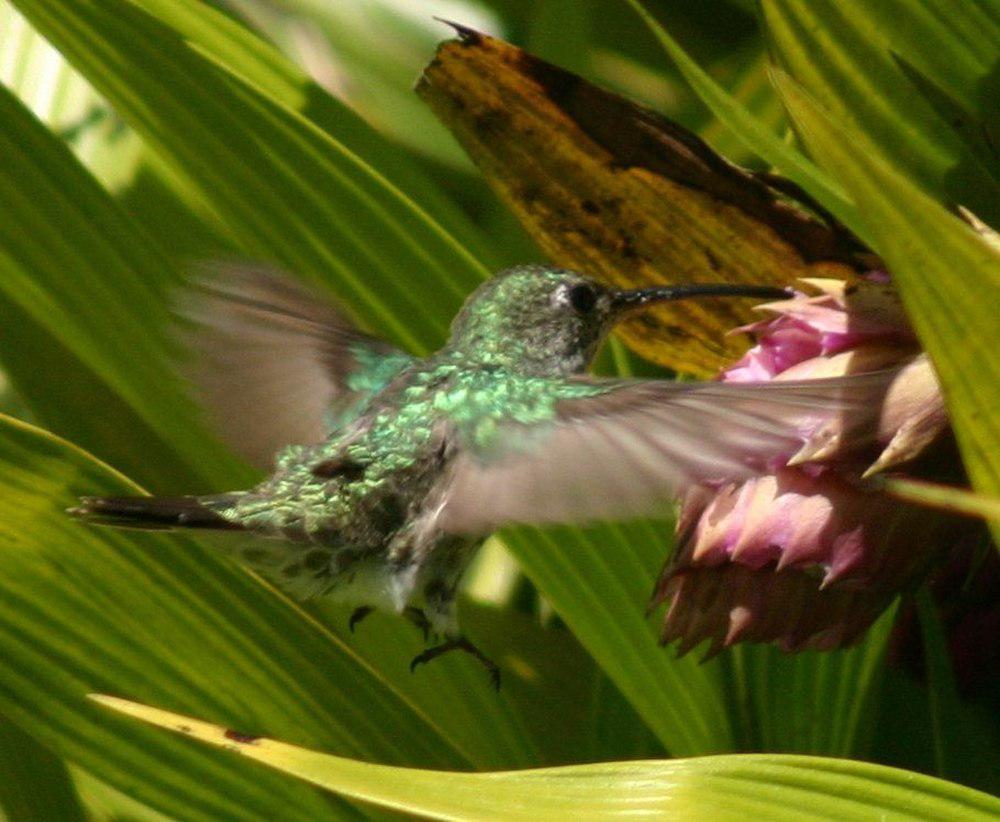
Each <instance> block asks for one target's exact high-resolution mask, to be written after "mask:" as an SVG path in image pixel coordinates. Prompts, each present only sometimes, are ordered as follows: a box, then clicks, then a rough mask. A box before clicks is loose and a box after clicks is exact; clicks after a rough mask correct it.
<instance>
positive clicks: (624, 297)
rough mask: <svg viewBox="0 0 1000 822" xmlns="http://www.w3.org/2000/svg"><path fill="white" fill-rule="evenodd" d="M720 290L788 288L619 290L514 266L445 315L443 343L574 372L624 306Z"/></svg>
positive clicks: (530, 367) (473, 354)
mask: <svg viewBox="0 0 1000 822" xmlns="http://www.w3.org/2000/svg"><path fill="white" fill-rule="evenodd" d="M726 295H728V296H751V297H764V298H767V299H786V298H788V297H789V296H791V292H789V291H786V290H784V289H780V288H773V287H769V286H739V285H728V284H724V283H711V284H705V285H681V286H654V287H650V288H640V289H632V290H625V291H622V290H617V289H614V288H610V287H608V286H605V285H602V284H600V283H598V282H596V281H594V280H592V279H590V278H589V277H585V276H584V275H582V274H578V273H576V272H575V271H568V270H566V269H561V268H549V267H546V266H540V265H525V266H517V267H515V268H509V269H507V270H506V271H502V272H500V273H499V274H497V275H496V276H495V277H493V278H491V279H489V280H487V281H486V282H485V283H483V284H482V285H481V286H480V287H479V288H477V289H476V290H475V291H474V292H473V293H472V294H471V295H470V296H469V298H468V299H467V300H466V301H465V305H464V306H462V310H461V311H460V312H459V313H458V315H457V316H456V317H455V320H454V321H453V322H452V326H451V338H450V340H449V344H448V348H449V349H450V350H451V351H454V352H456V353H459V354H461V355H462V356H463V357H467V358H470V359H472V360H474V361H479V362H482V363H483V364H490V365H502V366H504V367H507V368H512V369H517V370H519V371H522V372H525V373H530V374H537V375H539V376H561V375H567V374H577V373H580V372H582V371H583V370H585V369H586V368H587V366H588V365H590V362H591V360H592V359H593V358H594V355H595V354H596V353H597V349H598V347H599V346H600V344H601V341H602V340H603V339H604V337H605V336H606V335H607V334H608V332H609V331H610V330H611V328H612V327H613V326H614V325H615V323H616V322H618V321H619V320H620V319H622V318H623V317H624V316H625V315H626V314H628V313H630V312H632V311H636V310H639V309H642V308H644V307H646V306H648V305H652V304H654V303H658V302H664V301H668V300H676V299H681V298H684V297H695V296H726Z"/></svg>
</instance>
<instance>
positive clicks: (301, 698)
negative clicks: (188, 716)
mask: <svg viewBox="0 0 1000 822" xmlns="http://www.w3.org/2000/svg"><path fill="white" fill-rule="evenodd" d="M135 491H136V488H135V486H133V485H131V484H130V483H128V482H127V481H125V480H123V479H122V478H121V477H120V476H119V475H117V474H115V473H114V472H112V471H111V470H110V469H108V468H107V467H106V466H104V465H102V464H100V463H98V462H97V461H95V460H94V459H92V458H90V457H89V456H87V455H86V454H84V453H83V452H81V451H79V450H77V449H76V448H74V447H72V446H70V445H68V444H67V443H65V442H63V441H61V440H58V439H56V438H54V437H52V436H51V435H47V434H45V433H44V432H42V431H40V430H38V429H35V428H32V427H30V426H27V425H25V424H23V423H18V422H15V421H13V420H3V421H0V602H2V603H3V607H2V608H0V647H3V649H4V652H3V654H2V655H0V713H2V714H3V715H4V716H5V717H7V718H9V719H10V720H12V721H14V722H16V723H17V724H18V725H19V726H21V727H22V728H23V729H24V730H25V731H27V732H28V733H30V734H31V735H32V736H34V737H36V738H37V739H38V740H39V741H40V742H42V743H43V744H44V745H46V746H47V747H49V748H51V749H52V750H53V751H54V752H56V753H57V754H58V755H60V756H63V757H66V758H67V759H69V760H71V761H73V762H74V763H76V764H79V765H80V766H81V767H83V768H84V769H86V770H87V771H89V772H91V773H92V774H93V775H94V776H96V777H97V778H98V779H100V780H102V781H105V782H107V783H108V784H110V785H112V786H113V787H116V788H118V789H120V790H122V791H124V792H126V793H128V794H130V795H133V796H135V797H136V798H138V799H139V800H141V801H142V802H144V803H146V804H148V805H150V806H151V807H153V808H155V809H157V810H159V811H161V812H163V813H166V814H168V815H172V816H176V817H179V818H184V819H193V818H203V819H218V818H220V816H225V817H227V818H229V815H230V814H231V813H232V808H233V806H232V798H233V797H237V796H238V797H240V803H241V811H240V812H241V814H242V815H243V816H245V817H247V818H274V817H275V816H280V817H281V818H316V817H317V816H322V815H324V814H325V813H327V812H328V811H329V808H328V807H327V806H326V802H325V800H322V799H321V798H319V797H318V796H317V795H316V794H315V793H314V792H312V791H310V790H303V789H302V788H301V787H300V786H298V785H295V784H294V783H292V782H289V781H287V780H282V779H280V778H277V777H276V776H270V775H265V774H261V773H257V772H254V771H252V770H247V769H246V768H245V766H244V765H243V764H242V763H240V762H239V761H236V760H219V759H218V758H216V757H206V756H205V755H204V753H203V752H200V751H198V750H197V749H195V748H192V747H191V746H190V745H187V744H185V743H184V742H183V741H175V740H165V739H163V738H159V739H158V738H156V737H155V736H151V735H149V734H147V733H140V732H137V729H136V728H135V727H134V726H130V725H128V724H123V723H121V722H114V721H109V718H108V716H107V714H106V713H104V712H102V711H100V710H97V709H96V706H94V705H93V703H91V702H88V701H87V700H86V699H85V694H86V693H88V692H90V691H93V690H101V691H104V692H109V693H115V694H120V695H123V696H129V697H132V698H136V699H142V700H144V701H155V702H158V703H160V704H169V705H172V706H175V707H176V708H177V709H178V710H185V711H189V712H196V713H199V714H201V715H209V716H213V717H215V718H216V719H217V720H218V721H222V722H229V723H233V724H236V725H238V726H240V727H242V728H249V729H253V730H255V731H257V732H260V733H268V734H275V735H278V736H281V737H283V738H288V739H293V740H295V741H296V742H298V743H300V744H304V745H310V746H320V747H324V748H328V749H330V750H337V751H340V752H343V753H344V754H347V755H350V756H360V757H362V758H365V759H371V760H379V761H385V762H396V763H410V764H415V763H420V764H429V763H431V762H434V763H438V764H439V765H443V766H446V767H468V766H469V765H470V764H474V763H475V757H474V755H471V754H468V753H467V752H465V751H462V750H460V749H459V748H457V747H456V746H455V745H454V744H453V742H452V741H450V740H448V739H446V738H445V737H443V736H442V735H441V732H440V731H439V729H438V728H437V727H436V726H435V725H434V724H433V722H432V721H431V720H430V719H429V718H428V717H427V716H426V715H425V714H423V713H422V712H421V711H420V710H419V709H418V708H417V707H415V706H414V705H413V704H412V703H411V702H410V701H408V700H407V699H406V698H405V697H404V696H403V695H401V694H400V693H399V692H398V691H397V690H395V689H394V688H393V687H392V686H391V685H390V684H388V683H387V682H386V681H385V680H384V679H383V678H382V677H380V676H379V674H377V673H376V672H375V671H374V670H372V669H371V668H370V667H369V666H368V665H367V664H365V663H364V662H363V661H362V660H360V659H359V658H358V656H357V655H356V654H355V653H354V651H353V650H352V649H351V648H349V647H348V646H346V645H344V644H343V643H341V642H340V641H339V640H337V639H336V638H335V637H334V636H332V635H331V634H330V633H329V632H327V631H326V630H325V629H323V628H322V626H320V625H319V624H318V623H317V622H316V621H315V620H312V619H310V618H308V617H307V616H306V615H305V614H304V613H303V612H302V611H301V610H299V609H298V608H296V607H294V606H293V605H291V604H290V603H289V602H288V601H287V600H285V599H284V598H283V597H281V596H279V595H277V594H276V593H274V592H273V591H272V590H271V589H269V588H268V587H266V586H264V585H263V584H262V583H260V582H259V581H258V580H257V579H255V578H253V577H251V576H250V575H249V574H247V573H245V572H244V571H242V570H240V569H239V568H238V567H236V566H235V565H234V564H232V563H229V562H227V561H225V560H223V559H222V558H221V557H219V556H218V555H217V554H216V553H215V552H214V551H213V550H211V549H208V548H206V547H203V546H202V545H200V544H199V543H197V542H195V541H194V540H192V539H188V538H184V537H180V536H172V535H166V536H160V535H157V534H154V533H135V532H123V531H115V530H111V529H100V528H94V527H90V526H85V525H82V524H81V523H79V522H77V521H74V520H73V519H72V518H71V517H69V516H67V515H66V514H65V513H64V509H65V508H66V507H67V506H69V505H72V504H73V503H74V501H75V499H76V497H77V496H78V495H79V494H83V493H95V492H96V493H111V494H114V493H135ZM178 742H179V744H178Z"/></svg>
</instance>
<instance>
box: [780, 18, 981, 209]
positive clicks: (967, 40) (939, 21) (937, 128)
mask: <svg viewBox="0 0 1000 822" xmlns="http://www.w3.org/2000/svg"><path fill="white" fill-rule="evenodd" d="M875 6H878V10H877V11H873V10H870V8H872V7H875ZM935 7H937V8H935ZM761 9H762V16H763V19H764V21H765V23H766V26H767V31H768V35H769V37H770V39H771V42H772V44H773V50H774V53H775V55H776V58H777V62H778V65H780V66H781V67H782V68H783V69H784V70H785V71H786V72H787V73H788V74H790V75H791V76H792V77H794V78H795V79H796V81H797V82H798V83H800V84H801V85H802V86H803V88H804V89H805V90H806V91H807V92H808V93H809V94H810V95H811V96H812V97H813V98H815V99H816V101H817V103H818V104H819V105H820V106H822V107H823V109H824V110H826V111H827V112H828V113H829V115H830V117H831V118H833V120H834V121H835V122H837V123H840V124H842V126H843V127H844V128H845V129H846V130H848V131H850V132H852V133H855V134H858V135H860V136H862V137H864V140H865V143H866V145H867V146H868V150H869V151H873V152H875V153H876V154H877V156H878V157H879V158H880V160H881V161H882V162H883V163H885V165H886V166H887V167H889V168H890V169H892V170H894V171H895V172H897V173H899V174H900V175H902V176H904V177H905V178H906V179H907V181H908V182H910V183H913V184H916V185H917V186H919V187H920V188H922V189H923V190H924V191H925V192H927V193H930V194H932V195H935V196H936V197H937V198H938V199H944V200H951V201H954V202H960V203H963V204H964V205H966V206H968V207H969V208H971V209H972V210H973V211H975V212H977V213H979V214H980V215H981V216H982V217H983V218H984V219H986V220H987V221H988V222H995V221H996V219H997V218H998V217H1000V209H998V205H997V204H998V203H1000V185H998V181H997V179H996V178H995V177H993V176H992V175H993V174H995V173H996V165H995V164H992V165H989V166H984V165H982V164H981V163H980V162H979V161H978V160H977V159H976V158H975V157H974V156H973V154H972V153H971V152H970V151H969V150H968V148H967V147H966V146H965V144H964V143H963V141H962V140H961V138H960V137H959V136H958V135H957V134H956V133H955V131H954V130H953V129H952V128H951V127H950V126H949V124H948V123H947V122H946V121H945V120H944V119H942V118H941V117H940V116H939V115H938V113H937V112H936V111H935V110H934V107H933V106H932V104H931V103H930V102H929V101H928V100H927V99H925V97H924V95H923V94H922V93H921V92H920V90H919V89H918V88H917V87H916V86H914V85H913V84H912V83H911V82H909V81H908V80H907V78H906V75H905V74H904V73H903V71H902V70H901V68H900V66H899V64H898V63H897V62H896V59H895V58H894V56H893V52H896V53H897V54H900V55H901V56H902V57H904V58H908V57H910V55H914V57H913V58H912V59H916V60H919V61H920V65H921V66H922V67H923V68H924V70H925V71H933V72H934V74H933V77H934V78H944V77H946V76H947V77H948V80H943V79H942V82H941V83H938V85H941V84H942V83H947V86H945V87H951V88H952V89H957V92H956V93H957V94H958V95H959V97H960V99H964V100H966V101H969V102H970V104H973V103H972V101H973V99H974V97H975V94H976V88H975V87H976V85H977V84H978V83H979V82H980V81H982V80H984V79H985V78H986V75H987V74H988V72H989V71H991V70H993V69H994V68H995V64H996V61H997V60H998V59H1000V39H998V37H997V36H994V37H993V38H992V40H991V42H987V43H983V38H984V37H988V33H987V30H986V29H984V28H983V26H985V25H987V23H986V21H987V18H986V17H985V15H983V14H982V13H981V12H979V11H978V10H977V9H976V8H975V6H974V5H973V4H969V3H964V4H959V5H957V6H956V4H954V3H947V4H944V3H938V2H937V0H930V1H929V2H924V3H913V2H909V0H887V1H886V2H881V3H874V4H866V3H849V4H841V3H799V2H791V1H790V0H764V1H763V2H762V3H761ZM963 29H964V30H963ZM970 32H972V33H973V34H971V35H970ZM977 45H978V46H979V47H978V48H977ZM930 52H935V53H936V56H935V57H934V58H933V60H932V59H931V58H930V57H929V53H930ZM942 62H943V64H944V66H947V69H946V70H945V69H944V68H943V66H942ZM989 105H991V107H992V108H993V110H995V106H996V100H995V96H994V99H993V100H992V102H991V103H990V104H989ZM837 176H838V179H839V175H837ZM840 182H842V183H844V184H845V186H848V184H847V183H846V181H843V180H840ZM849 190H850V189H849ZM859 207H860V206H859Z"/></svg>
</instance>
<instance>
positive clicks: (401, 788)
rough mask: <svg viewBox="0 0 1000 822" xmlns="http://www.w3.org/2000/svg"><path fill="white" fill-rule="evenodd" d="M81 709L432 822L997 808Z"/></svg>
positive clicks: (892, 777) (899, 783)
mask: <svg viewBox="0 0 1000 822" xmlns="http://www.w3.org/2000/svg"><path fill="white" fill-rule="evenodd" d="M92 698H93V699H94V700H95V701H97V702H99V703H100V704H102V705H105V706H107V707H108V708H112V709H114V710H116V711H121V712H122V713H126V714H128V715H130V716H133V717H136V718H138V719H142V720H144V721H146V722H150V723H152V724H154V725H159V726H160V727H163V728H169V729H170V730H172V731H176V732H178V733H181V734H184V735H186V736H190V737H192V738H194V739H198V740H200V741H201V742H205V743H208V744H210V745H215V746H217V747H221V748H225V749H226V750H228V751H232V752H234V753H237V754H239V755H241V756H243V757H245V758H247V759H253V760H256V761H258V762H262V763H265V764H267V765H270V766H272V767H274V768H278V769H280V770H283V771H285V772H287V773H292V774H295V775H296V776H298V777H300V778H302V779H306V780H308V781H310V782H312V783H313V784H317V785H321V786H323V787H325V788H328V789H330V790H334V791H337V792H340V793H344V794H346V795H348V796H353V797H356V798H358V799H364V800H366V801H369V802H374V803H376V804H379V805H383V806H385V807H387V808H391V809H393V810H398V811H404V812H408V813H416V814H419V815H421V816H429V817H431V818H434V819H470V818H474V819H478V818H491V817H495V816H497V815H500V816H502V817H503V818H505V819H539V818H560V817H566V816H572V817H573V818H574V819H607V818H609V817H611V816H615V815H624V814H627V815H629V816H654V817H662V816H665V815H666V816H670V817H679V818H688V819H734V820H735V819H746V818H747V817H748V816H759V817H766V818H768V819H789V820H792V819H795V820H798V819H829V818H830V817H835V818H837V819H858V820H865V819H871V818H872V816H873V815H875V816H877V817H879V818H881V819H893V820H896V819H899V820H902V819H912V820H923V819H931V818H937V819H959V818H961V819H970V820H972V819H984V820H985V819H989V818H993V817H994V816H995V815H996V814H997V813H1000V800H997V799H996V798H994V797H991V796H989V795H988V794H984V793H980V792H978V791H973V790H971V789H969V788H960V787H958V786H957V785H953V784H951V783H948V782H944V781H942V780H938V779H932V778H930V777H926V776H920V775H918V774H915V773H908V772H906V771H899V770H895V769H893V768H885V767H882V766H879V765H869V764H865V763H862V762H849V761H844V760H837V759H818V758H809V757H794V756H777V755H770V756H768V755H763V754H758V755H749V756H718V757H704V758H701V759H676V760H673V761H659V762H658V761H655V760H648V761H645V762H607V763H601V764H597V765H580V766H575V767H567V768H551V769H546V770H529V771H507V772H498V773H486V774H458V773H443V772H433V771H417V770H408V769H403V768H390V767H384V766H379V765H371V764H368V763H364V762H356V761H352V760H348V759H341V758H339V757H333V756H329V755H327V754H321V753H317V752H315V751H309V750H304V749H302V748H297V747H295V746H292V745H288V744H285V743H283V742H277V741H275V740H273V739H263V738H260V737H255V736H252V735H249V734H245V733H243V732H241V731H239V730H238V729H233V728H224V727H220V726H218V725H211V724H209V723H207V722H201V721H199V720H195V719H190V718H188V717H186V716H180V715H178V714H172V713H169V712H167V711H162V710H159V709H157V708H150V707H146V706H144V705H137V704H135V703H132V702H127V701H125V700H122V699H116V698H114V697H108V696H100V695H95V696H93V697H92Z"/></svg>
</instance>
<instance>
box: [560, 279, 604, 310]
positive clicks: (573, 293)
mask: <svg viewBox="0 0 1000 822" xmlns="http://www.w3.org/2000/svg"><path fill="white" fill-rule="evenodd" d="M567 297H568V298H569V304H570V305H571V306H572V307H573V310H574V311H575V312H576V313H577V314H589V313H590V312H591V311H593V310H594V306H595V305H596V304H597V293H596V292H595V291H594V289H593V288H591V287H590V286H589V285H575V286H573V287H572V288H571V289H570V290H569V294H568V295H567Z"/></svg>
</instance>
